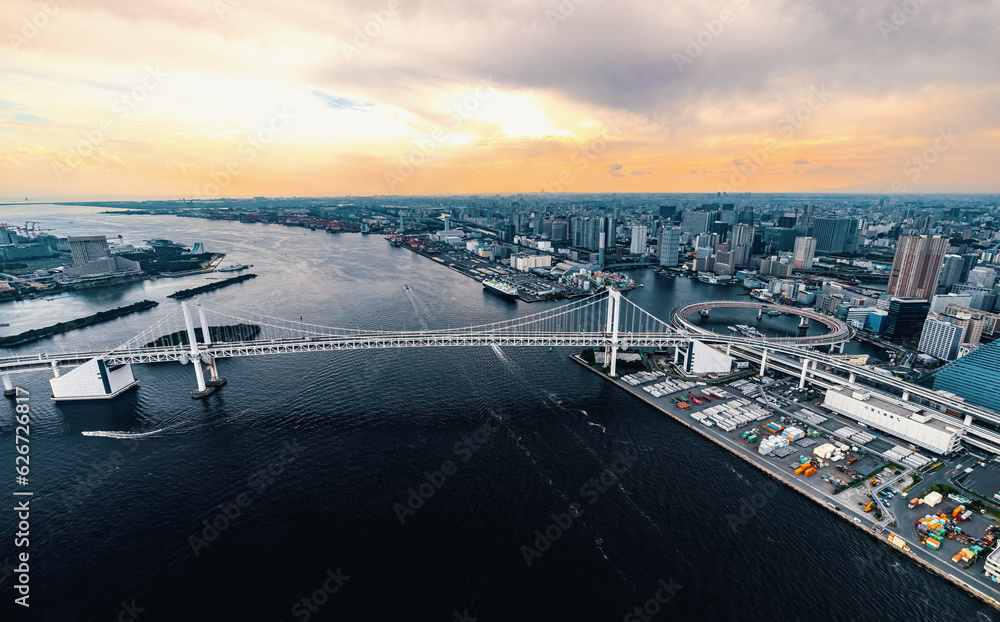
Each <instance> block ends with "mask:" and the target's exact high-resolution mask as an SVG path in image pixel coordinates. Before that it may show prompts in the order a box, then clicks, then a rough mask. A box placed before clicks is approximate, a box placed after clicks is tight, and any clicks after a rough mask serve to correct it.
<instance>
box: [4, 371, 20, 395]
mask: <svg viewBox="0 0 1000 622" xmlns="http://www.w3.org/2000/svg"><path fill="white" fill-rule="evenodd" d="M15 395H17V389H15V388H14V383H12V382H11V381H10V374H4V375H3V396H4V397H14V396H15Z"/></svg>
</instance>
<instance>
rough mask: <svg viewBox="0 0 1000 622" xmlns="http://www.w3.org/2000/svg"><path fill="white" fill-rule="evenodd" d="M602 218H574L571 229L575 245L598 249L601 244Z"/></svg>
mask: <svg viewBox="0 0 1000 622" xmlns="http://www.w3.org/2000/svg"><path fill="white" fill-rule="evenodd" d="M602 224H603V219H601V218H574V219H573V221H572V223H571V225H572V226H571V227H570V231H571V232H572V236H573V246H576V247H578V248H585V249H587V250H591V251H596V250H597V249H598V248H599V245H600V243H601V242H600V237H601V226H602Z"/></svg>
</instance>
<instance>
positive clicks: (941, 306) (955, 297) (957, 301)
mask: <svg viewBox="0 0 1000 622" xmlns="http://www.w3.org/2000/svg"><path fill="white" fill-rule="evenodd" d="M971 303H972V296H970V295H968V294H938V295H937V296H934V297H933V298H931V313H944V310H945V309H946V308H947V307H948V306H949V305H959V306H963V307H968V306H969V305H970V304H971Z"/></svg>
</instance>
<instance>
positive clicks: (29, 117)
mask: <svg viewBox="0 0 1000 622" xmlns="http://www.w3.org/2000/svg"><path fill="white" fill-rule="evenodd" d="M11 119H14V120H15V121H27V122H28V123H48V122H49V121H51V119H46V118H45V117H39V116H37V115H33V114H15V115H13V116H11Z"/></svg>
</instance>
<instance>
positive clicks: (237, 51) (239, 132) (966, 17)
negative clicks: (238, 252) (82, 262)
mask: <svg viewBox="0 0 1000 622" xmlns="http://www.w3.org/2000/svg"><path fill="white" fill-rule="evenodd" d="M998 32H1000V0H951V1H949V0H838V1H837V2H830V1H829V0H700V1H689V0H680V1H671V0H659V1H652V0H648V1H647V0H561V1H558V0H438V1H434V2H430V1H423V0H344V1H339V2H338V1H335V0H282V1H281V2H277V1H274V0H271V1H267V0H143V1H142V2H123V1H121V0H86V1H84V0H47V1H39V0H4V10H3V12H2V14H0V33H2V34H3V38H2V40H0V201H7V200H13V199H17V200H23V199H24V198H25V197H30V198H32V200H35V199H41V198H44V199H53V200H54V199H65V200H73V199H81V200H83V199H94V198H108V199H112V198H125V197H131V198H142V197H145V198H182V197H185V198H199V197H202V198H211V197H237V196H336V195H347V194H354V195H372V194H401V195H421V194H466V193H476V194H486V193H514V192H543V191H544V192H719V191H722V192H730V193H731V192H799V191H802V192H873V193H885V194H888V193H897V194H906V193H925V192H998V191H1000V174H997V171H998V169H1000V115H998V114H997V112H998V111H1000V80H998V76H1000V60H998V59H1000V37H998V36H997V33H998Z"/></svg>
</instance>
